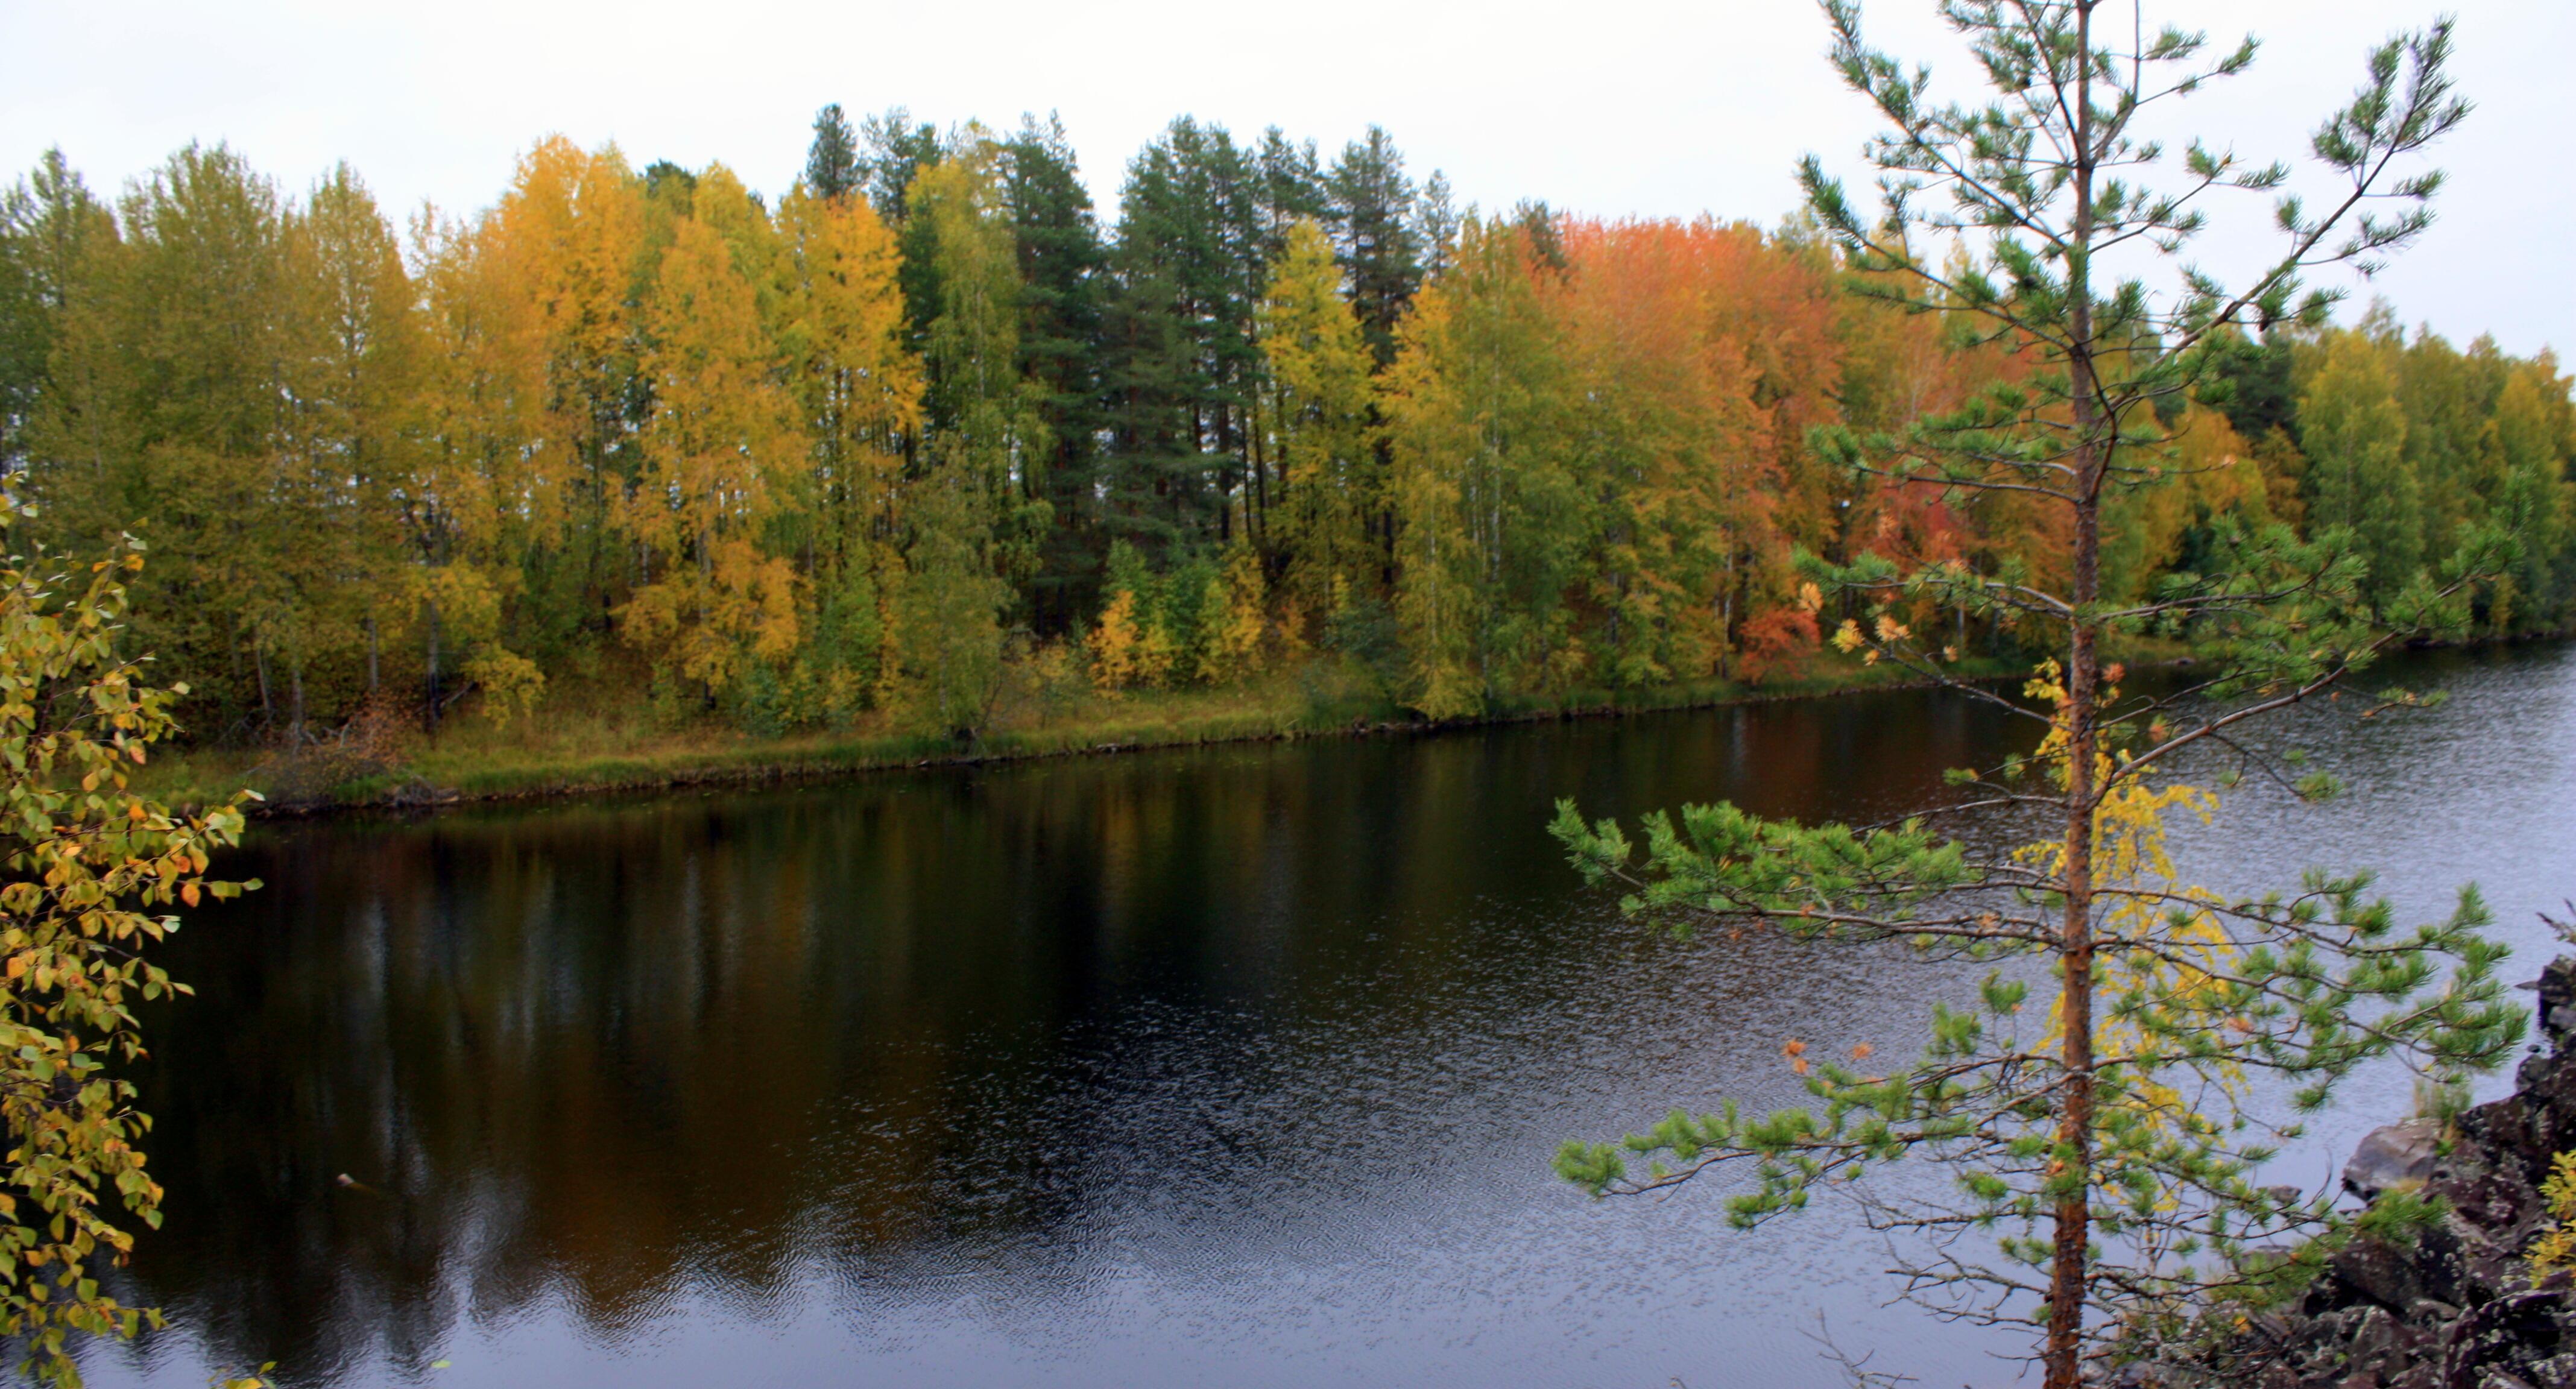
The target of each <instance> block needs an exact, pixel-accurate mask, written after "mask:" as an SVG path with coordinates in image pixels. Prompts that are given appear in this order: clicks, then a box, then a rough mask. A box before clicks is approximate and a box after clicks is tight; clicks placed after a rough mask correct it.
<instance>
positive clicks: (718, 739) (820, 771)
mask: <svg viewBox="0 0 2576 1389" xmlns="http://www.w3.org/2000/svg"><path fill="white" fill-rule="evenodd" d="M2565 639H2567V638H2564V637H2554V638H2532V639H2522V640H2491V641H2481V642H2470V643H2463V644H2460V645H2456V646H2453V645H2444V644H2432V645H2427V646H2424V647H2417V648H2409V649H2411V650H2416V651H2455V652H2474V651H2483V650H2500V649H2507V648H2512V647H2519V646H2524V645H2530V644H2534V643H2535V642H2545V641H2549V640H2565ZM2123 659H2125V661H2126V662H2127V664H2128V665H2129V666H2130V668H2131V669H2133V670H2139V671H2145V670H2151V669H2173V668H2182V667H2188V666H2190V665H2192V664H2194V660H2195V658H2194V657H2193V656H2192V654H2191V653H2189V652H2187V651H2183V650H2179V649H2172V648H2166V649H2148V650H2133V651H2131V652H2129V653H2127V654H2126V655H2125V656H2124V658H2123ZM1311 673H1312V668H1306V669H1301V670H1293V671H1283V672H1279V673H1277V675H1276V677H1275V678H1274V679H1272V680H1271V681H1270V682H1268V684H1267V685H1266V686H1263V687H1260V688H1256V689H1236V690H1228V691H1178V692H1172V691H1161V692H1142V693H1140V694H1136V695H1133V696H1093V697H1091V698H1090V700H1089V701H1088V703H1087V704H1086V705H1085V706H1084V707H1083V708H1082V709H1080V710H1079V711H1078V712H1077V713H1075V714H1072V715H1070V716H1066V717H1061V718H1057V719H1052V720H1050V719H1047V718H1043V717H1041V718H1039V719H1037V720H1036V721H1034V722H1033V723H1030V724H1027V725H1024V726H1017V727H1004V728H1002V729H1000V730H997V731H996V732H994V733H993V734H991V735H990V736H988V737H984V738H979V739H978V740H977V741H976V742H975V743H974V744H973V745H970V746H966V747H960V746H959V745H958V744H956V743H955V742H954V741H952V740H949V739H944V738H937V737H929V736H923V735H905V734H894V733H845V734H842V735H837V736H812V735H808V736H804V737H784V738H769V739H760V738H754V737H751V736H749V735H743V734H732V733H725V732H722V731H719V730H711V729H693V730H684V731H682V732H680V733H678V734H662V735H659V736H660V737H661V739H662V741H663V744H664V745H663V746H659V747H657V746H654V745H653V741H652V740H653V738H654V736H655V735H652V734H646V735H644V736H642V737H638V736H636V735H634V734H632V733H628V734H625V735H623V736H624V738H625V742H624V744H623V745H621V746H612V747H609V748H605V749H578V750H572V751H562V750H556V751H551V752H549V751H547V750H542V749H531V748H526V747H524V746H521V747H500V746H494V745H492V744H491V743H490V742H489V741H488V738H487V740H486V741H483V742H476V741H474V736H475V733H476V730H474V729H472V728H471V727H466V728H460V729H459V730H458V731H457V732H456V733H453V734H451V735H450V738H451V740H452V741H449V742H447V743H445V744H444V745H442V744H441V743H440V742H439V741H435V740H433V741H431V742H429V743H427V744H426V745H424V746H419V747H414V748H409V749H405V750H402V751H400V752H397V753H394V754H392V755H389V756H385V757H383V758H381V759H376V758H370V757H368V756H366V755H365V754H357V755H351V754H348V753H346V752H345V751H340V752H335V751H333V750H331V749H330V748H328V747H317V748H316V749H315V751H314V752H313V753H311V754H307V755H306V756H304V757H302V758H298V759H287V760H285V761H280V760H279V759H277V758H276V757H274V756H273V755H272V756H269V757H266V758H261V759H258V760H253V758H252V756H251V755H250V754H248V753H242V752H225V751H223V750H190V751H185V752H181V753H179V754H178V755H177V756H175V757H173V758H171V759H170V760H169V761H166V762H165V761H161V760H160V759H156V765H155V766H154V768H153V772H154V773H158V775H153V774H151V773H147V776H148V777H149V779H150V780H151V781H155V782H159V783H161V785H159V786H158V787H156V788H154V789H155V790H156V793H157V794H160V795H162V796H163V797H164V798H165V799H168V800H171V801H173V802H176V803H180V804H196V805H203V804H207V803H210V802H213V801H216V800H220V799H223V798H224V797H226V796H228V795H229V794H230V789H223V790H218V789H217V788H218V787H224V788H231V787H244V786H247V787H250V788H251V789H256V790H258V791H259V792H260V793H261V795H262V796H263V797H264V799H263V800H261V801H259V802H257V803H254V804H253V805H252V806H251V807H250V813H251V814H252V815H253V817H254V818H289V817H293V818H301V817H312V816H326V815H334V814H342V813H350V812H359V811H384V810H417V809H428V808H435V807H440V806H457V805H468V804H488V803H497V802H507V801H537V800H550V799H563V798H572V797H579V796H589V795H604V794H615V793H626V792H646V793H649V792H655V791H675V790H681V789H685V788H690V787H707V786H761V785H777V784H786V783H791V782H811V781H824V780H831V779H835V778H841V777H852V776H860V775H865V774H868V773H873V772H891V771H915V770H924V769H929V768H935V767H978V766H987V765H997V764H1009V763H1020V762H1034V761H1041V760H1047V759H1053V758H1071V757H1091V756H1107V755H1113V754H1118V753H1131V752H1149V751H1156V750H1162V749H1170V748H1185V747H1207V746H1214V745H1220V744H1228V743H1247V744H1248V743H1269V742H1290V741H1297V740H1303V739H1310V738H1363V737H1378V736H1390V735H1401V736H1415V737H1418V736H1422V735H1425V734H1434V733H1443V732H1453V731H1462V730H1467V729H1475V728H1488V727H1505V726H1510V725H1515V724H1531V723H1550V722H1565V721H1572V720H1577V719H1604V718H1627V717H1633V716H1636V715H1641V714H1656V713H1673V712H1682V711H1689V710H1706V709H1719V708H1727V707H1730V706H1737V705H1747V704H1768V703H1779V702H1785V701H1791V700H1806V699H1830V698H1835V697H1838V696H1843V695H1851V694H1866V693H1872V692H1879V691H1895V690H1922V689H1933V688H1938V687H1939V686H1940V685H1941V684H1942V683H1943V682H1942V681H1940V680H1936V679H1933V678H1929V677H1926V676H1922V675H1919V674H1917V673H1915V672H1913V671H1910V670H1905V669H1902V668H1899V667H1892V666H1864V665H1861V664H1859V663H1858V662H1843V661H1833V662H1829V663H1827V668H1825V669H1821V670H1815V669H1811V670H1810V671H1809V672H1808V673H1806V674H1804V675H1801V676H1799V677H1796V678H1793V679H1783V680H1777V681H1773V682H1767V683H1763V684H1751V685H1748V684H1743V683H1740V682H1737V681H1732V680H1706V681H1694V682H1678V683H1675V684H1670V685H1662V686H1655V687H1651V688H1648V689H1644V690H1637V691H1628V692H1624V693H1622V692H1612V691H1606V690H1580V691H1573V692H1569V693H1568V694H1567V695H1565V696H1563V697H1561V698H1557V699H1534V700H1529V701H1526V702H1522V703H1519V704H1516V705H1513V706H1506V707H1502V708H1497V709H1494V710H1490V711H1488V712H1486V713H1484V714H1481V715H1478V716H1476V717H1473V718H1461V719H1446V720H1431V719H1423V718H1419V717H1415V716H1411V715H1410V714H1409V712H1408V711H1406V710H1404V709H1403V708H1402V707H1401V706H1399V705H1397V704H1395V703H1393V702H1392V701H1390V700H1386V699H1384V698H1383V697H1380V696H1375V695H1370V696H1359V697H1355V696H1352V695H1349V694H1347V693H1345V694H1343V695H1341V696H1339V697H1327V698H1322V699H1318V698H1316V697H1315V696H1313V695H1312V694H1310V693H1306V692H1305V691H1304V690H1303V689H1302V687H1300V685H1299V682H1300V681H1302V680H1303V679H1305V678H1307V677H1308V676H1309V675H1310V674H1311ZM2027 673H2028V666H2027V665H2026V664H2025V663H2023V662H2020V661H2010V660H2004V659H2001V658H1993V657H1988V658H1983V659H1979V660H1975V661H1968V662H1962V663H1960V664H1959V666H1957V667H1955V668H1954V671H1953V672H1952V675H1953V678H1955V679H1958V680H1960V681H1962V682H1964V683H1971V684H1986V683H1992V682H1995V681H2001V680H2011V679H2017V678H2020V677H2021V676H2023V675H2026V674H2027ZM610 736H611V737H612V738H615V737H617V736H620V735H615V734H612V735H610ZM692 737H694V738H695V739H696V741H690V740H691V738H692ZM709 738H712V739H713V740H714V741H713V742H709V741H708V739H709ZM674 739H676V740H677V745H673V740H674ZM335 759H336V760H335ZM206 761H211V762H213V763H214V764H215V765H213V766H205V765H200V764H201V763H203V762H206ZM263 783H266V784H263Z"/></svg>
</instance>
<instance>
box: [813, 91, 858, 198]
mask: <svg viewBox="0 0 2576 1389" xmlns="http://www.w3.org/2000/svg"><path fill="white" fill-rule="evenodd" d="M805 186H806V188H807V189H809V190H811V191H812V192H813V194H814V196H815V197H818V198H839V197H845V196H847V195H849V194H851V193H855V192H857V191H859V133H858V131H856V130H854V129H852V128H851V126H850V118H849V117H848V116H846V115H843V114H842V112H841V104H840V103H839V102H837V101H836V102H834V103H832V104H831V105H829V106H826V107H824V108H823V109H822V110H820V111H817V112H815V113H814V142H813V143H812V144H811V145H809V146H807V147H806V150H805Z"/></svg>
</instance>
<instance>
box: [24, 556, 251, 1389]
mask: <svg viewBox="0 0 2576 1389" xmlns="http://www.w3.org/2000/svg"><path fill="white" fill-rule="evenodd" d="M142 564H143V555H142V546H141V545H140V544H138V543H135V542H132V541H128V542H127V543H126V546H125V547H124V549H123V550H122V552H120V553H118V554H117V555H115V556H114V557H113V558H111V559H108V560H103V561H100V562H98V563H96V564H93V565H90V566H88V567H87V569H86V571H85V572H82V571H79V570H57V569H56V567H55V566H54V565H52V564H51V563H49V562H48V561H47V557H45V556H42V555H39V556H37V557H36V558H35V559H34V560H32V561H31V560H28V559H19V558H12V559H10V560H7V561H6V562H5V564H0V861H4V862H5V865H6V878H5V881H0V1122H4V1123H5V1124H6V1127H7V1133H8V1139H7V1141H8V1150H7V1153H6V1156H5V1160H0V1168H4V1169H5V1170H0V1334H5V1335H7V1336H8V1337H9V1338H10V1340H11V1341H12V1342H14V1343H15V1344H16V1346H17V1347H18V1348H19V1350H20V1351H21V1352H22V1354H23V1355H24V1357H25V1360H24V1364H25V1367H26V1368H27V1369H28V1370H29V1371H31V1372H32V1373H34V1374H35V1375H36V1376H37V1377H38V1378H41V1379H43V1380H45V1381H47V1382H49V1383H53V1384H57V1385H77V1384H78V1383H79V1382H80V1371H79V1367H78V1366H77V1365H76V1364H75V1363H74V1361H73V1359H72V1347H73V1342H72V1340H71V1339H70V1333H73V1332H82V1333H87V1334H89V1335H94V1336H126V1337H130V1336H132V1335H134V1334H135V1333H136V1332H137V1331H139V1330H140V1329H141V1328H142V1327H143V1326H144V1325H145V1324H146V1323H150V1324H152V1325H156V1326H157V1325H159V1324H160V1317H159V1314H158V1313H155V1312H149V1311H144V1310H141V1309H138V1308H133V1307H128V1306H125V1305H123V1304H121V1303H119V1302H118V1301H117V1300H116V1299H115V1298H114V1297H112V1296H109V1295H108V1294H107V1293H106V1292H105V1291H103V1290H102V1289H101V1287H100V1285H99V1281H98V1277H97V1265H98V1263H99V1262H100V1261H101V1260H102V1259H103V1260H106V1261H108V1262H122V1261H123V1260H124V1258H125V1256H126V1254H127V1253H128V1251H130V1250H131V1249H132V1248H133V1244H134V1238H133V1235H132V1234H131V1233H130V1232H129V1231H128V1230H126V1229H125V1228H123V1227H122V1226H121V1225H120V1224H119V1223H118V1220H117V1217H116V1212H115V1209H114V1208H115V1207H118V1206H121V1207H122V1208H123V1210H124V1212H125V1213H127V1214H130V1215H132V1216H133V1217H135V1218H136V1219H138V1220H141V1221H142V1222H143V1223H144V1224H146V1225H149V1226H154V1227H157V1226H159V1225H160V1223H161V1210H160V1205H161V1186H160V1184H159V1183H157V1182H155V1181H153V1180H152V1177H151V1175H150V1174H149V1172H147V1171H146V1170H145V1165H144V1154H143V1151H142V1147H141V1144H142V1140H143V1137H144V1135H145V1134H146V1133H148V1132H149V1131H150V1129H151V1119H150V1117H149V1116H147V1115H145V1114H143V1113H141V1112H139V1111H138V1110H136V1109H135V1108H134V1093H135V1092H134V1085H133V1082H131V1081H129V1080H126V1079H124V1078H122V1077H121V1076H119V1075H118V1074H117V1073H116V1068H117V1066H118V1064H119V1063H121V1062H130V1061H132V1060H134V1059H135V1058H137V1057H139V1056H141V1055H142V1054H143V1045H142V1037H141V1034H140V1030H139V1029H138V1027H137V1025H136V1022H135V1017H134V1012H133V1008H134V1005H135V1003H136V1002H137V1001H138V1000H149V999H154V998H159V997H161V996H162V995H164V994H167V993H185V992H187V986H186V985H184V984H180V983H177V982H175V981H173V980H172V979H171V978H170V976H169V974H168V973H167V972H166V971H164V970H163V969H162V968H161V967H160V966H158V965H156V964H153V963H152V962H151V961H150V960H149V959H148V958H146V953H147V951H148V950H149V948H150V947H151V946H153V945H154V944H157V943H158V942H160V941H161V940H162V939H163V938H164V937H166V936H167V935H168V934H169V933H170V932H171V931H173V930H176V929H177V928H178V924H179V920H178V917H177V915H176V914H175V911H174V909H175V908H177V907H179V906H182V905H185V906H189V907H194V906H196V905H198V904H199V903H200V902H202V901H203V900H205V899H206V898H207V897H210V896H211V897H231V896H234V895H236V894H238V893H239V892H241V891H242V890H243V889H245V888H248V887H256V886H258V884H256V883H228V882H217V881H214V880H211V879H209V878H207V877H206V872H207V868H208V866H209V863H210V861H211V854H212V853H213V851H214V850H217V849H220V848H222V847H224V846H226V845H229V844H232V843H234V842H236V841H237V840H238V839H239V837H240V835H241V831H242V810H241V804H240V801H239V800H236V801H235V802H234V803H232V804H229V805H223V806H218V807H216V808H214V809H212V810H209V811H206V812H205V813H203V814H201V815H197V814H182V813H179V812H176V811H173V810H171V809H170V808H169V807H168V806H165V805H161V804H159V803H158V802H156V801H154V800H152V799H151V798H150V797H148V796H145V795H142V794H140V793H138V792H136V791H135V790H133V789H132V786H131V783H130V777H131V775H132V773H133V770H134V769H135V768H137V767H140V766H141V765H142V764H143V762H144V759H145V757H146V756H147V755H148V749H149V748H150V747H151V745H152V744H153V743H155V742H158V741H160V740H161V739H163V738H165V737H168V736H169V735H170V734H171V733H172V732H173V731H174V729H175V727H176V725H175V723H174V722H173V719H172V716H171V712H170V708H171V703H172V700H173V699H174V698H175V697H176V696H178V695H180V694H183V693H185V690H184V688H180V689H169V690H164V689H156V688H154V687H152V686H151V685H149V684H147V683H146V682H145V680H144V678H143V677H144V671H143V669H142V668H141V666H140V665H139V664H138V663H136V662H134V661H131V660H127V659H124V658H121V657H120V656H119V655H118V654H117V652H116V642H117V637H118V635H119V632H120V631H121V628H122V619H123V618H124V616H125V610H126V602H125V585H126V581H127V579H128V578H130V577H131V576H132V575H133V574H134V573H135V572H136V571H137V570H139V569H140V568H141V567H142Z"/></svg>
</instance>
